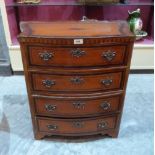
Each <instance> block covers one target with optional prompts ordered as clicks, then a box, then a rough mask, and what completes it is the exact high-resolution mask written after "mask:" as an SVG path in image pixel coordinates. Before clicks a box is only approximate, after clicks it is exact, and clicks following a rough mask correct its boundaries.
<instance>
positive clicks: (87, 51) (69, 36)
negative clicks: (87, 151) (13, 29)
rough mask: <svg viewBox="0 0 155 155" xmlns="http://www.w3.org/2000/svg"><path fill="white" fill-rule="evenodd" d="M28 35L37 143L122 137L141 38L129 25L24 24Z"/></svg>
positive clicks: (26, 60)
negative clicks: (135, 52)
mask: <svg viewBox="0 0 155 155" xmlns="http://www.w3.org/2000/svg"><path fill="white" fill-rule="evenodd" d="M62 25H63V27H62ZM79 28H80V29H79ZM22 30H23V32H22V33H21V34H20V35H19V37H18V39H19V42H20V45H21V51H22V60H23V64H24V73H25V78H26V85H27V91H28V97H29V105H30V111H31V116H32V123H33V130H34V135H35V138H36V139H41V138H43V137H45V136H52V135H59V136H68V137H70V136H75V137H77V136H86V135H95V134H103V135H106V134H108V135H109V136H112V137H117V135H118V132H119V126H120V121H121V115H122V110H123V105H124V97H125V92H126V86H127V80H128V74H129V69H130V62H131V56H132V48H133V43H134V39H135V37H134V36H133V34H132V33H131V32H130V30H129V28H128V25H127V23H126V22H125V21H112V22H94V21H89V22H75V21H74V22H49V23H47V22H24V23H23V24H22ZM75 39H76V40H75ZM77 39H80V41H79V40H78V41H79V42H80V44H79V42H77V43H78V44H75V42H76V41H77Z"/></svg>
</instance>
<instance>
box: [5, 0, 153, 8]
mask: <svg viewBox="0 0 155 155" xmlns="http://www.w3.org/2000/svg"><path fill="white" fill-rule="evenodd" d="M107 5H111V6H154V2H152V1H151V0H150V1H149V0H134V1H133V0H130V1H128V2H126V3H91V4H85V3H79V2H78V0H59V1H58V0H42V2H40V3H38V4H20V3H15V2H7V3H6V7H22V6H24V7H25V6H33V7H35V6H107Z"/></svg>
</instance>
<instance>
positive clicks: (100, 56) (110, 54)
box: [28, 45, 126, 67]
mask: <svg viewBox="0 0 155 155" xmlns="http://www.w3.org/2000/svg"><path fill="white" fill-rule="evenodd" d="M28 50H29V58H28V59H29V60H30V65H34V66H35V65H38V66H46V67H49V66H57V67H64V66H65V67H75V66H77V67H78V66H86V67H88V66H90V67H91V66H106V65H122V64H123V63H124V61H125V60H124V58H125V52H126V46H123V45H118V46H105V47H93V48H81V47H80V48H54V47H53V48H52V47H39V46H30V47H29V49H28ZM92 60H93V61H92Z"/></svg>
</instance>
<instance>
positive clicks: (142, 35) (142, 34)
mask: <svg viewBox="0 0 155 155" xmlns="http://www.w3.org/2000/svg"><path fill="white" fill-rule="evenodd" d="M147 35H148V34H147V32H145V31H137V33H136V40H140V39H142V38H144V37H146V36H147Z"/></svg>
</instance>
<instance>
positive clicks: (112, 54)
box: [102, 50, 116, 61]
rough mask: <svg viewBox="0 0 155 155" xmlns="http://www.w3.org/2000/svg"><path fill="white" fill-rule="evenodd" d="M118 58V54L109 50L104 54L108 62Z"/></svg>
mask: <svg viewBox="0 0 155 155" xmlns="http://www.w3.org/2000/svg"><path fill="white" fill-rule="evenodd" d="M115 56H116V52H113V51H111V50H108V51H107V52H103V54H102V57H103V58H105V59H106V60H108V61H112V60H113V59H114V58H115Z"/></svg>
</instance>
